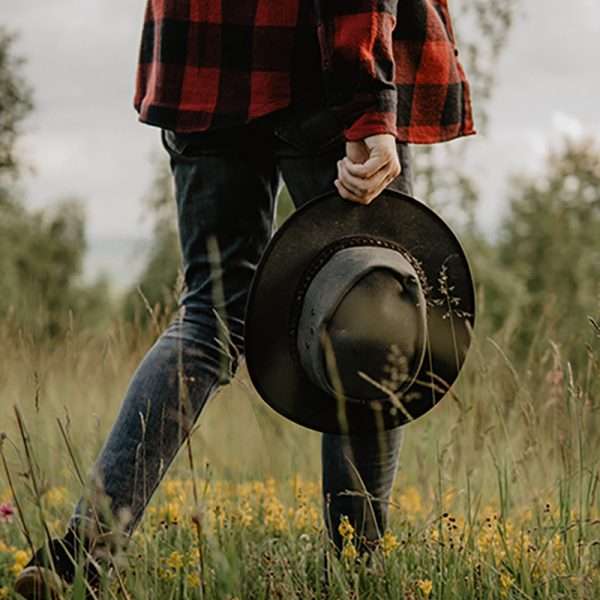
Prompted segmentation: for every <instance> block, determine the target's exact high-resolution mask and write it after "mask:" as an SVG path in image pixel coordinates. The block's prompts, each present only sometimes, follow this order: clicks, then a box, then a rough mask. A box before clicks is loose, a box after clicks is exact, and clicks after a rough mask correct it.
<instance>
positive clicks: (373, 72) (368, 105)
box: [316, 0, 398, 141]
mask: <svg viewBox="0 0 600 600" xmlns="http://www.w3.org/2000/svg"><path fill="white" fill-rule="evenodd" d="M316 7H317V19H318V32H319V41H320V45H321V56H322V66H323V71H324V74H325V81H326V89H327V93H328V98H329V101H330V102H333V103H335V104H337V105H345V106H347V107H348V111H347V113H348V121H347V124H346V127H345V129H344V134H345V137H346V139H347V140H349V141H356V140H360V139H363V138H365V137H368V136H370V135H375V134H380V133H390V134H392V135H394V136H396V135H397V130H396V118H397V117H396V114H397V113H396V111H397V92H396V85H395V83H394V73H395V63H394V53H393V42H392V33H393V30H394V27H395V26H396V14H397V12H396V11H397V7H398V0H316Z"/></svg>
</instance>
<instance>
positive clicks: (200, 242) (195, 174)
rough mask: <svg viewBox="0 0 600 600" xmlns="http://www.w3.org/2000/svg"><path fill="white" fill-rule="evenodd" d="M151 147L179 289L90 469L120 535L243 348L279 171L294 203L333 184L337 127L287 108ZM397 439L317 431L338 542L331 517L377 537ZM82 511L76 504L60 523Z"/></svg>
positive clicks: (402, 148)
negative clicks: (164, 162) (157, 161)
mask: <svg viewBox="0 0 600 600" xmlns="http://www.w3.org/2000/svg"><path fill="white" fill-rule="evenodd" d="M319 119H321V121H320V120H319ZM163 144H164V146H165V148H166V150H167V152H168V154H169V157H170V164H171V169H172V173H173V177H174V181H175V196H176V204H177V215H178V227H179V236H180V242H181V251H182V257H183V270H184V276H185V284H186V285H185V292H184V293H183V295H182V297H181V301H180V305H181V310H180V314H179V315H178V316H177V317H176V318H175V319H174V320H173V322H172V323H171V325H170V326H169V327H168V328H167V329H166V331H164V333H163V334H162V335H161V336H160V337H159V338H158V340H157V341H156V343H155V344H154V345H153V347H152V348H151V349H150V350H149V351H148V353H147V354H146V356H145V358H144V359H143V360H142V362H141V364H140V365H139V367H138V368H137V370H136V372H135V373H134V375H133V378H132V380H131V383H130V385H129V388H128V391H127V393H126V396H125V399H124V401H123V404H122V406H121V409H120V413H119V415H118V417H117V420H116V422H115V424H114V426H113V428H112V431H111V432H110V434H109V436H108V439H107V440H106V442H105V444H104V447H103V449H102V451H101V453H100V456H99V457H98V459H97V462H96V465H95V467H94V473H95V476H96V477H97V478H99V480H100V482H101V486H102V490H103V492H104V494H106V495H107V496H108V498H109V499H110V508H111V511H112V512H113V514H114V515H117V514H119V512H120V511H121V510H122V509H126V511H127V513H128V514H129V516H130V520H129V522H128V525H127V527H126V529H128V531H129V532H131V530H132V529H133V528H134V527H135V525H136V523H137V522H138V521H139V519H140V518H141V516H142V514H143V511H144V508H145V507H146V505H147V503H148V502H149V500H150V498H151V496H152V494H153V492H154V491H155V489H156V487H157V486H158V484H159V482H160V481H161V479H162V477H163V476H164V474H165V472H166V470H167V468H168V467H169V465H170V463H171V462H172V460H173V459H174V457H175V455H176V453H177V451H178V450H179V448H180V447H181V445H182V444H183V442H184V441H185V440H186V438H187V436H188V434H189V432H190V430H191V428H192V426H193V425H194V423H195V422H196V419H197V418H198V417H199V415H200V413H201V412H202V409H203V408H204V406H205V405H206V403H207V401H208V400H209V399H210V397H211V396H212V395H213V394H214V393H215V391H216V390H217V389H218V387H219V386H220V385H222V384H224V383H226V382H227V381H229V380H230V378H231V377H232V375H233V373H234V371H235V369H236V366H237V363H238V362H239V359H240V358H241V357H242V355H243V318H244V308H245V303H246V298H247V293H248V288H249V286H250V283H251V280H252V276H253V274H254V272H255V269H256V266H257V263H258V262H259V259H260V257H261V254H262V252H263V250H264V248H265V246H266V244H267V242H268V241H269V239H270V237H271V235H272V233H273V228H274V225H273V223H274V214H275V209H276V197H277V194H278V191H279V187H280V182H281V178H282V177H283V180H284V181H285V183H286V185H287V187H288V190H289V192H290V195H291V198H292V199H293V202H294V204H295V207H296V208H297V207H299V206H301V205H302V204H304V203H305V202H307V201H309V200H310V199H312V198H314V197H315V196H318V195H319V194H322V193H325V192H328V191H333V190H334V189H335V188H334V186H333V181H334V179H335V177H336V161H337V160H339V159H340V158H342V157H343V156H344V154H345V147H344V141H343V137H342V135H341V130H340V129H339V128H337V129H336V128H335V124H333V126H332V122H331V120H330V119H329V118H328V117H327V115H326V114H324V113H323V114H321V113H318V112H311V113H306V114H303V113H302V112H300V111H297V110H296V109H293V108H288V109H284V110H283V111H278V112H277V113H272V114H271V115H268V116H266V117H262V118H259V119H257V120H255V121H252V122H250V123H249V124H247V125H245V126H243V127H238V128H235V129H234V128H232V129H226V130H216V131H211V132H205V133H197V134H174V133H173V132H170V131H163ZM398 151H399V155H400V159H401V163H402V166H403V172H402V174H401V175H400V176H399V177H398V178H397V179H396V181H394V182H393V183H392V184H391V186H390V187H394V188H395V189H398V190H400V191H405V192H410V191H411V180H410V161H409V155H408V148H407V146H406V145H405V144H398ZM401 438H402V433H401V429H399V428H398V429H394V430H390V431H387V432H382V433H379V434H376V435H373V434H369V435H352V436H347V435H331V434H324V435H323V436H322V480H323V500H324V502H323V505H324V520H325V523H326V527H327V530H328V532H329V535H330V537H331V539H332V540H333V541H334V543H335V544H336V546H337V547H338V548H340V547H341V545H342V540H341V537H340V535H339V533H338V531H337V526H338V524H339V521H340V517H341V516H342V515H346V516H348V517H349V520H350V522H351V523H352V524H353V525H354V527H355V529H356V531H357V536H358V537H359V539H360V538H361V536H363V541H365V542H370V541H371V542H373V541H375V540H377V539H378V538H379V537H380V535H381V534H382V533H383V530H384V529H385V527H386V519H387V512H388V511H387V504H386V502H387V500H388V499H389V495H390V491H391V488H392V484H393V481H394V476H395V474H396V471H397V467H398V453H399V450H400V445H401ZM357 475H358V476H357ZM363 486H364V487H365V488H366V492H367V493H368V494H369V495H371V496H372V497H373V500H372V501H368V500H366V498H365V496H364V495H363V496H360V495H348V494H344V493H343V492H345V491H350V492H352V491H354V492H359V493H363V492H364V489H363ZM86 510H89V508H86V503H85V502H84V501H81V502H80V503H79V505H78V508H77V509H76V513H75V515H74V516H73V518H72V521H71V527H77V526H78V525H80V524H81V521H83V520H85V518H86V517H85V515H86ZM367 546H368V544H367Z"/></svg>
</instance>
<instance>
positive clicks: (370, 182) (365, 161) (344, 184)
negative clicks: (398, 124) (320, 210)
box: [334, 133, 402, 204]
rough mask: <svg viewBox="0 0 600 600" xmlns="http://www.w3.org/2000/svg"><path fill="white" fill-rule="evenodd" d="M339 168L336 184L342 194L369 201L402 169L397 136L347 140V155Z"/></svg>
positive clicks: (339, 164)
mask: <svg viewBox="0 0 600 600" xmlns="http://www.w3.org/2000/svg"><path fill="white" fill-rule="evenodd" d="M337 167H338V178H337V179H336V180H335V182H334V185H335V187H336V188H337V190H338V192H339V194H340V196H341V197H342V198H345V199H346V200H352V201H353V202H358V203H360V204H369V203H370V202H372V201H373V200H374V199H375V198H376V197H377V196H378V195H379V194H380V193H381V192H382V191H383V189H384V188H385V187H386V186H387V185H389V184H390V183H391V182H392V181H393V180H394V179H395V178H396V177H398V175H400V173H401V172H402V167H401V166H400V161H399V160H398V151H397V150H396V139H395V138H394V136H393V135H391V134H389V133H383V134H379V135H372V136H369V137H366V138H365V139H364V140H360V141H358V142H346V156H345V157H344V158H343V159H342V160H340V161H338V163H337Z"/></svg>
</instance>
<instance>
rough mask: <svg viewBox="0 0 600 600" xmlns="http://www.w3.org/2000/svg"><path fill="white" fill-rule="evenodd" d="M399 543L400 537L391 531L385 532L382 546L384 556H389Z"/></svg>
mask: <svg viewBox="0 0 600 600" xmlns="http://www.w3.org/2000/svg"><path fill="white" fill-rule="evenodd" d="M399 545H400V543H399V542H398V538H397V537H396V536H395V535H394V534H393V533H392V532H391V531H386V532H385V533H384V534H383V537H382V538H381V542H380V547H381V550H382V551H383V555H384V556H389V555H390V554H391V553H392V552H393V551H394V550H395V549H396V548H397V547H398V546H399Z"/></svg>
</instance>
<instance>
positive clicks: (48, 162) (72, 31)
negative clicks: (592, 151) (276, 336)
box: [0, 0, 600, 238]
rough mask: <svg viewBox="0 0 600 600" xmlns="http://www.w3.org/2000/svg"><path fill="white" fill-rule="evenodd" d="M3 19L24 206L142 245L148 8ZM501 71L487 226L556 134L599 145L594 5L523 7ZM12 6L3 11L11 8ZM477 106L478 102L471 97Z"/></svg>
mask: <svg viewBox="0 0 600 600" xmlns="http://www.w3.org/2000/svg"><path fill="white" fill-rule="evenodd" d="M0 2H1V3H2V4H3V5H4V7H5V9H4V10H3V11H2V13H1V17H0V22H1V23H4V24H5V25H8V27H9V28H10V29H13V30H16V31H18V32H19V34H20V39H19V41H18V44H17V49H18V51H19V53H20V54H22V55H23V56H25V57H26V58H27V60H28V63H27V66H26V77H27V78H28V79H29V81H31V82H32V84H33V85H34V88H35V100H36V111H35V113H34V115H33V116H32V118H31V119H30V120H29V122H28V123H27V134H26V136H25V137H24V139H23V143H22V148H23V154H24V156H26V157H27V158H28V160H29V161H30V164H31V165H32V166H33V167H34V168H35V173H34V174H32V175H31V176H29V177H28V178H27V180H26V192H27V194H26V195H27V198H28V200H29V202H30V204H31V205H34V206H43V205H48V204H50V203H52V202H55V201H56V199H57V198H60V197H65V196H77V197H80V198H81V199H82V200H83V201H84V202H85V206H86V210H87V219H88V233H89V235H90V237H92V238H99V237H118V236H136V237H137V236H140V235H144V234H145V233H146V232H147V229H148V223H146V224H144V223H143V222H142V220H141V217H142V205H141V198H142V196H143V194H144V192H145V191H146V190H147V189H148V185H149V182H150V181H151V162H150V156H151V154H152V153H153V152H156V153H160V152H161V149H160V144H159V136H158V130H157V129H154V128H151V127H148V126H144V125H141V124H139V123H138V122H137V115H136V113H135V112H134V110H133V107H132V100H131V99H132V95H133V82H134V72H135V63H136V59H137V52H138V44H139V36H140V29H141V22H142V16H143V12H144V1H143V0H127V1H126V2H122V1H121V2H116V1H106V0H87V1H86V2H81V0H52V2H40V1H39V0H19V1H18V2H10V3H9V0H0ZM523 4H524V10H525V14H524V16H523V17H522V18H521V19H519V22H518V24H517V26H516V27H515V29H514V30H513V32H512V34H511V39H510V44H509V48H508V49H507V51H506V52H505V54H504V56H503V59H502V61H501V64H500V65H499V72H498V87H497V89H496V93H495V98H494V102H493V106H492V110H491V113H492V121H491V126H490V129H489V132H488V133H487V134H486V135H485V136H483V135H480V136H478V137H476V138H471V139H469V140H466V141H461V142H458V143H463V144H468V152H469V157H470V158H469V161H470V164H472V166H473V169H474V172H476V173H477V176H478V178H479V180H480V182H482V183H486V184H488V187H487V189H486V191H485V193H484V194H483V203H482V210H481V218H482V221H483V222H484V223H485V225H486V226H487V227H488V228H491V227H493V223H494V222H495V221H496V220H497V217H498V215H499V214H500V211H501V208H502V206H503V203H504V191H503V186H502V182H503V181H505V180H506V175H507V174H508V173H510V172H514V171H515V170H519V171H527V170H532V169H535V168H539V165H540V164H541V159H542V157H543V155H544V153H545V150H546V148H547V146H548V144H552V143H556V142H557V141H558V140H559V139H560V135H561V134H562V133H569V134H570V135H576V136H577V135H581V134H583V133H593V134H595V135H597V137H598V138H599V139H600V110H599V108H598V106H599V102H598V98H599V97H600V76H599V66H598V65H599V63H600V42H599V41H598V40H599V39H600V0H571V1H570V2H565V1H564V0H524V2H523ZM9 5H10V7H9ZM475 100H476V99H475Z"/></svg>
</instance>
